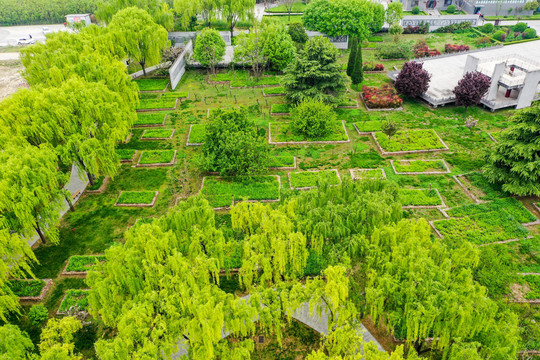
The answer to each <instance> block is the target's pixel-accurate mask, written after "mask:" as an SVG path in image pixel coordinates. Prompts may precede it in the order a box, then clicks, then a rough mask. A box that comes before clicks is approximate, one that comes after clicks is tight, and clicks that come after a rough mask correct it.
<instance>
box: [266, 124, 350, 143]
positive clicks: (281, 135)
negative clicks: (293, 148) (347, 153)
mask: <svg viewBox="0 0 540 360" xmlns="http://www.w3.org/2000/svg"><path fill="white" fill-rule="evenodd" d="M268 131H269V135H268V136H269V143H270V144H274V145H280V144H281V145H285V144H309V143H344V142H350V140H349V134H348V133H347V130H346V129H345V122H344V121H336V123H335V125H334V126H333V131H332V132H331V133H330V134H328V135H325V136H321V137H317V138H307V137H305V136H304V135H301V134H295V133H294V132H293V131H292V129H291V128H290V126H289V123H281V122H279V123H278V122H272V123H269V124H268Z"/></svg>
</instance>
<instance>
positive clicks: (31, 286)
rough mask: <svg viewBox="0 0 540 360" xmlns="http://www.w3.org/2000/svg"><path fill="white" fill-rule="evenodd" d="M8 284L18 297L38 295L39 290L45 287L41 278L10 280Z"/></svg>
mask: <svg viewBox="0 0 540 360" xmlns="http://www.w3.org/2000/svg"><path fill="white" fill-rule="evenodd" d="M8 286H9V288H10V289H11V291H13V293H14V294H15V295H17V296H19V297H23V296H32V297H35V296H39V295H40V294H41V290H43V288H44V287H45V281H43V280H40V279H38V280H10V281H8Z"/></svg>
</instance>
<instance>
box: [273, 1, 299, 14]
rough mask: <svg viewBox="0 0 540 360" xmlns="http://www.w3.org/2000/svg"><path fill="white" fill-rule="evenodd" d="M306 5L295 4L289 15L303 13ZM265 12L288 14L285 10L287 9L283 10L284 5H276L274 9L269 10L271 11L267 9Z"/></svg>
mask: <svg viewBox="0 0 540 360" xmlns="http://www.w3.org/2000/svg"><path fill="white" fill-rule="evenodd" d="M306 6H307V5H306V4H304V3H302V2H295V3H294V4H293V6H292V9H291V13H303V12H304V10H305V9H306ZM266 12H269V13H288V12H289V10H287V8H285V5H278V6H276V7H274V8H271V9H267V10H266Z"/></svg>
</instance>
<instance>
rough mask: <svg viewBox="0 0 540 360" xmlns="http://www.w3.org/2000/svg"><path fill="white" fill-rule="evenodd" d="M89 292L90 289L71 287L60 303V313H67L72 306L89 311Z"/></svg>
mask: <svg viewBox="0 0 540 360" xmlns="http://www.w3.org/2000/svg"><path fill="white" fill-rule="evenodd" d="M88 292H89V290H79V289H69V290H68V291H67V292H66V296H64V299H63V300H62V302H61V303H60V307H59V308H58V314H66V313H67V312H68V311H69V309H70V308H71V307H75V308H78V309H79V310H80V311H87V310H88Z"/></svg>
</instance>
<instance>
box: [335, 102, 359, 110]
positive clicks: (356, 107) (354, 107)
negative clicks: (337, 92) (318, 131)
mask: <svg viewBox="0 0 540 360" xmlns="http://www.w3.org/2000/svg"><path fill="white" fill-rule="evenodd" d="M353 101H354V102H355V103H356V105H343V106H338V107H337V108H338V109H359V108H360V104H358V100H353Z"/></svg>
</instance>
